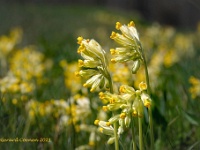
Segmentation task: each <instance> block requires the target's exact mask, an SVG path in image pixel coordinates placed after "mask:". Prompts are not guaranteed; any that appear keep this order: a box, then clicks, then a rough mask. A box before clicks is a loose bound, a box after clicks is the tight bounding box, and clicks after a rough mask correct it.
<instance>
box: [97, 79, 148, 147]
mask: <svg viewBox="0 0 200 150" xmlns="http://www.w3.org/2000/svg"><path fill="white" fill-rule="evenodd" d="M146 90H147V85H146V83H144V82H141V83H140V84H139V90H135V89H134V88H133V87H130V86H128V85H122V86H120V88H119V94H111V93H110V92H104V93H103V92H100V93H99V98H100V99H101V100H102V101H103V103H107V105H105V106H103V110H104V111H120V113H119V114H117V115H114V116H112V117H111V118H110V119H109V120H108V121H107V122H106V121H100V120H95V122H94V123H95V124H96V125H99V126H100V129H99V130H100V132H102V133H105V134H107V135H110V136H111V137H110V139H109V140H108V143H109V144H112V143H113V142H114V129H113V124H114V123H115V122H117V121H118V123H119V127H118V136H120V134H122V133H123V132H124V129H125V128H128V127H129V126H130V122H131V117H136V116H137V117H143V110H144V106H145V107H147V108H149V107H150V106H151V98H150V96H149V95H148V94H147V91H146ZM112 139H113V140H112Z"/></svg>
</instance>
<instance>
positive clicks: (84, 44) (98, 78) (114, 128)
mask: <svg viewBox="0 0 200 150" xmlns="http://www.w3.org/2000/svg"><path fill="white" fill-rule="evenodd" d="M116 29H117V30H120V31H121V34H120V33H116V32H114V31H113V32H112V34H111V36H110V38H111V39H113V40H114V41H115V42H117V43H118V44H119V45H120V47H117V48H112V49H110V52H111V55H113V58H112V59H111V62H112V63H127V62H129V63H131V65H132V68H131V72H132V74H136V73H137V71H138V69H139V68H140V65H141V64H144V65H145V75H146V80H147V84H146V83H145V82H141V83H140V84H139V89H138V90H135V89H134V88H133V87H131V86H129V85H121V86H120V87H119V90H118V91H119V92H117V91H115V88H114V86H115V85H114V84H113V78H112V77H111V75H110V72H109V71H108V60H107V55H106V53H105V51H104V50H103V49H102V47H101V46H100V45H99V43H98V42H96V41H95V40H93V39H92V40H89V39H83V37H78V44H79V45H80V46H79V48H78V53H79V54H81V56H82V57H83V59H84V60H78V64H79V66H80V68H81V69H80V71H78V72H76V75H77V76H81V77H82V78H83V79H85V80H86V82H85V83H84V84H83V86H84V87H89V88H90V91H91V92H94V91H99V90H106V91H104V92H102V91H101V92H100V93H99V97H100V99H101V100H102V103H103V104H104V106H103V107H102V109H103V110H104V111H111V112H112V114H113V115H112V117H111V118H110V119H108V120H107V121H104V120H99V119H97V120H95V121H94V124H95V125H98V126H99V129H98V130H99V131H100V132H101V133H104V134H106V135H109V136H110V138H109V139H108V141H107V143H108V144H112V143H115V149H116V150H118V149H119V142H118V140H119V138H120V136H121V134H123V133H124V130H125V129H127V128H129V127H130V124H131V122H132V121H133V117H136V116H137V117H138V118H139V119H138V120H139V143H140V149H142V147H143V143H142V141H143V139H142V119H141V118H143V116H144V112H143V111H144V107H147V108H148V109H149V116H150V117H149V118H150V121H149V122H150V132H151V140H152V145H153V130H152V116H151V98H150V95H149V92H150V87H149V81H148V80H149V79H148V71H147V66H146V60H145V57H144V54H143V49H142V46H141V43H140V39H139V36H138V32H137V30H136V28H135V24H134V22H133V21H131V22H130V23H129V24H128V25H122V24H121V23H120V22H117V23H116ZM116 86H117V85H116ZM131 128H132V136H133V148H134V149H136V142H135V139H134V135H135V133H134V126H131Z"/></svg>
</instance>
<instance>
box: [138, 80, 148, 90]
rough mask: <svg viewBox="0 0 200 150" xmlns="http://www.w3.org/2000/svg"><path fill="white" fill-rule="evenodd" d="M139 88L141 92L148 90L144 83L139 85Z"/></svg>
mask: <svg viewBox="0 0 200 150" xmlns="http://www.w3.org/2000/svg"><path fill="white" fill-rule="evenodd" d="M139 88H140V90H141V91H144V90H146V89H147V84H146V83H144V82H141V83H140V84H139Z"/></svg>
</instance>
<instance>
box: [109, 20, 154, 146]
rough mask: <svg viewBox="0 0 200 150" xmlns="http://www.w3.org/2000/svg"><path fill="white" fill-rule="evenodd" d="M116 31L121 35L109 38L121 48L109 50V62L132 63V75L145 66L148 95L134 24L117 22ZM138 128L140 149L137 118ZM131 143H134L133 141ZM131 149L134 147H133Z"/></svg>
mask: <svg viewBox="0 0 200 150" xmlns="http://www.w3.org/2000/svg"><path fill="white" fill-rule="evenodd" d="M116 29H117V30H120V31H121V33H122V34H119V33H116V32H112V34H111V36H110V38H111V39H113V40H114V41H116V42H117V43H118V44H119V45H121V47H117V48H116V49H110V52H111V54H112V55H114V56H115V57H114V58H112V59H111V61H112V62H114V63H116V62H127V61H132V62H133V66H132V73H133V74H135V73H136V72H137V70H138V69H139V67H140V64H141V63H143V64H144V66H145V76H146V82H147V95H148V94H150V84H149V76H148V70H147V64H146V60H145V56H144V53H143V49H142V45H141V42H140V40H139V36H138V33H137V30H136V28H135V24H134V22H133V21H131V22H130V23H129V24H128V25H122V24H121V23H120V22H117V23H116ZM148 110H149V123H150V136H151V149H152V150H153V147H154V136H153V123H152V112H151V107H150V105H149V106H148ZM139 128H140V130H139V137H140V149H142V148H143V146H142V145H143V144H142V129H141V119H140V118H139ZM133 143H135V141H133ZM133 147H135V146H134V145H133Z"/></svg>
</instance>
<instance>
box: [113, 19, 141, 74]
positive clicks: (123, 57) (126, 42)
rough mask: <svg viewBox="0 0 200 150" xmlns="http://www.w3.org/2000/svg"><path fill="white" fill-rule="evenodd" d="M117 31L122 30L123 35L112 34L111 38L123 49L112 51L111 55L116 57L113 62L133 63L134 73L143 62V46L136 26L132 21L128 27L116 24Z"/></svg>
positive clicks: (118, 48)
mask: <svg viewBox="0 0 200 150" xmlns="http://www.w3.org/2000/svg"><path fill="white" fill-rule="evenodd" d="M116 29H117V30H120V31H121V33H122V34H119V33H116V32H112V34H111V36H110V38H111V39H113V40H114V41H115V42H117V43H118V44H120V45H121V46H122V47H117V48H116V49H110V52H111V55H114V56H115V57H114V58H112V59H111V62H114V63H115V62H127V61H133V67H132V73H136V71H137V70H138V69H139V67H140V63H141V62H140V61H141V60H143V57H142V54H141V49H142V48H141V44H140V40H139V36H138V33H137V30H136V28H135V24H134V22H133V21H131V22H130V23H129V24H128V25H122V24H121V23H120V22H117V23H116Z"/></svg>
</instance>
